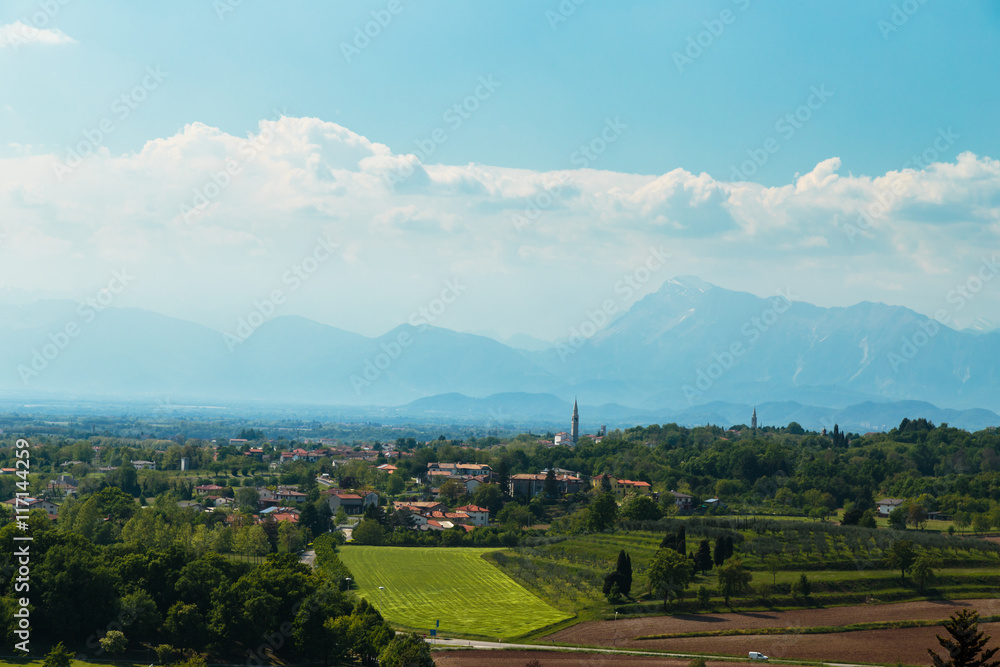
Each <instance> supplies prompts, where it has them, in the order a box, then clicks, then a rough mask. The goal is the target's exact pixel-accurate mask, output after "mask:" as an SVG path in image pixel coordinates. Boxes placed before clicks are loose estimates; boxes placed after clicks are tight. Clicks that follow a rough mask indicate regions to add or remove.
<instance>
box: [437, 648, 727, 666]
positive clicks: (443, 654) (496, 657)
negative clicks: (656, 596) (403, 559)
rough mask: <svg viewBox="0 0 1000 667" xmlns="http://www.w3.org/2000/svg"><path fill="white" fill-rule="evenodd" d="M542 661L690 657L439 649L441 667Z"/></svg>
mask: <svg viewBox="0 0 1000 667" xmlns="http://www.w3.org/2000/svg"><path fill="white" fill-rule="evenodd" d="M530 660H538V662H540V663H541V664H542V667H577V666H578V665H583V666H584V667H652V666H653V665H656V667H687V664H688V662H690V661H689V660H686V659H681V658H653V657H646V656H624V655H622V656H619V655H597V654H593V653H556V652H553V651H435V652H434V663H435V664H436V665H438V667H479V665H483V667H524V666H525V665H526V664H527V663H528V661H530ZM710 665H711V667H746V663H738V662H723V661H715V660H712V661H711V663H710Z"/></svg>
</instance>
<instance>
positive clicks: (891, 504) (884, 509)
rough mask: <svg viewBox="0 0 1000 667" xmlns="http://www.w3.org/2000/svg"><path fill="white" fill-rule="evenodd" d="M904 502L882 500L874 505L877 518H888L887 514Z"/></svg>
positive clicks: (889, 499)
mask: <svg viewBox="0 0 1000 667" xmlns="http://www.w3.org/2000/svg"><path fill="white" fill-rule="evenodd" d="M905 502H906V501H905V500H901V499H899V498H883V499H882V500H880V501H878V502H877V503H875V505H876V506H877V507H878V513H879V516H889V512H891V511H893V510H894V509H896V508H897V507H899V506H900V505H902V504H903V503H905Z"/></svg>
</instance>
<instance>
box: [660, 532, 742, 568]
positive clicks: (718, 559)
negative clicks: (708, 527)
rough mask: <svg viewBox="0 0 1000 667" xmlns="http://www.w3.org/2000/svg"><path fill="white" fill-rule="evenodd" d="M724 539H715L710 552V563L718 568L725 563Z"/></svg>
mask: <svg viewBox="0 0 1000 667" xmlns="http://www.w3.org/2000/svg"><path fill="white" fill-rule="evenodd" d="M661 546H662V545H661ZM726 558H728V556H726V539H725V538H724V537H723V536H721V535H720V536H719V537H717V538H715V549H713V551H712V561H713V562H714V563H715V566H716V567H718V566H720V565H722V564H723V563H725V562H726Z"/></svg>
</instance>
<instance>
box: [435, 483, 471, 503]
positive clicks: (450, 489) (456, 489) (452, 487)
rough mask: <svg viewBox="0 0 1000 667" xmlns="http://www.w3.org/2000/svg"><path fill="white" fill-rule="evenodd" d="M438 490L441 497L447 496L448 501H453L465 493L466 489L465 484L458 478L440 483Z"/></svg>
mask: <svg viewBox="0 0 1000 667" xmlns="http://www.w3.org/2000/svg"><path fill="white" fill-rule="evenodd" d="M439 492H440V494H441V495H442V496H443V497H445V498H447V499H448V501H449V502H455V501H456V500H457V499H459V498H461V497H462V496H464V495H465V493H466V489H465V485H464V484H462V483H461V482H459V481H458V480H455V479H449V480H448V481H447V482H445V483H444V484H442V485H441V488H440V490H439Z"/></svg>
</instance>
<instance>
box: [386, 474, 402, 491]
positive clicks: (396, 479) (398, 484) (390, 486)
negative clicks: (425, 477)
mask: <svg viewBox="0 0 1000 667" xmlns="http://www.w3.org/2000/svg"><path fill="white" fill-rule="evenodd" d="M405 489H406V481H405V480H404V479H403V476H402V475H398V474H392V475H389V481H388V482H386V485H385V490H386V492H388V494H389V495H390V496H396V495H399V494H400V493H402V492H403V491H404V490H405Z"/></svg>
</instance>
